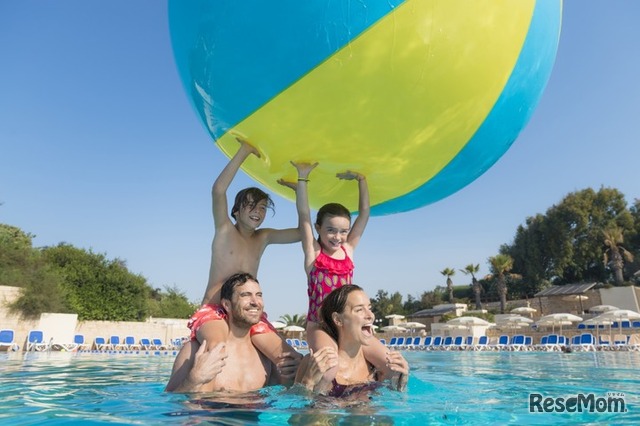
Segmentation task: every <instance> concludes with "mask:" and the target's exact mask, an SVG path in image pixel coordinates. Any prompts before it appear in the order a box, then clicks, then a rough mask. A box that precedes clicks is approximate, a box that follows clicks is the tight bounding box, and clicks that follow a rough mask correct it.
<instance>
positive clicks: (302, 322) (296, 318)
mask: <svg viewBox="0 0 640 426" xmlns="http://www.w3.org/2000/svg"><path fill="white" fill-rule="evenodd" d="M280 321H282V322H283V323H285V324H287V325H298V326H300V327H306V326H307V317H306V316H305V315H299V314H294V315H289V314H286V315H283V316H281V317H280Z"/></svg>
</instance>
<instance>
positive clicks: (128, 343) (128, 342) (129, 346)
mask: <svg viewBox="0 0 640 426" xmlns="http://www.w3.org/2000/svg"><path fill="white" fill-rule="evenodd" d="M183 343H184V341H183V339H174V340H172V341H171V342H170V343H164V342H163V341H162V339H158V338H155V339H150V338H146V337H143V338H141V339H140V340H139V341H136V339H135V338H134V337H133V336H126V337H125V338H124V339H120V336H111V337H109V339H105V338H104V337H101V336H98V337H96V338H95V340H94V341H93V346H92V348H93V349H94V350H97V351H139V350H174V349H180V347H182V344H183Z"/></svg>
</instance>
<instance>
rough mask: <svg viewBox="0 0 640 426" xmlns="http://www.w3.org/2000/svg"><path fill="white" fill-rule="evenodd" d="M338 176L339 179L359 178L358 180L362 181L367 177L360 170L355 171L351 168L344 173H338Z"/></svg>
mask: <svg viewBox="0 0 640 426" xmlns="http://www.w3.org/2000/svg"><path fill="white" fill-rule="evenodd" d="M336 177H337V178H338V179H343V180H354V179H355V180H357V181H358V182H360V181H361V180H363V179H365V176H364V175H363V174H360V173H358V172H353V171H351V170H347V171H346V172H342V173H336Z"/></svg>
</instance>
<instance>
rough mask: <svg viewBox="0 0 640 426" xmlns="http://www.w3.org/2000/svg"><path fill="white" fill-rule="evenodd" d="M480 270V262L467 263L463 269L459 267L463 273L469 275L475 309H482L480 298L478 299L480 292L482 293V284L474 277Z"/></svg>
mask: <svg viewBox="0 0 640 426" xmlns="http://www.w3.org/2000/svg"><path fill="white" fill-rule="evenodd" d="M479 270H480V264H479V263H478V264H476V265H474V264H473V263H470V264H468V265H467V266H465V267H464V269H460V272H462V273H463V274H465V275H471V287H472V288H473V295H474V296H475V299H476V309H478V310H479V309H482V300H480V293H482V286H481V285H480V283H479V282H478V280H477V279H476V275H475V274H477V273H478V271H479Z"/></svg>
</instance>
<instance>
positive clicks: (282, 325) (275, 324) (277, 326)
mask: <svg viewBox="0 0 640 426" xmlns="http://www.w3.org/2000/svg"><path fill="white" fill-rule="evenodd" d="M271 325H272V326H273V328H275V329H276V330H280V329H281V328H285V327H286V326H287V324H285V323H283V322H282V321H274V322H272V323H271Z"/></svg>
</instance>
